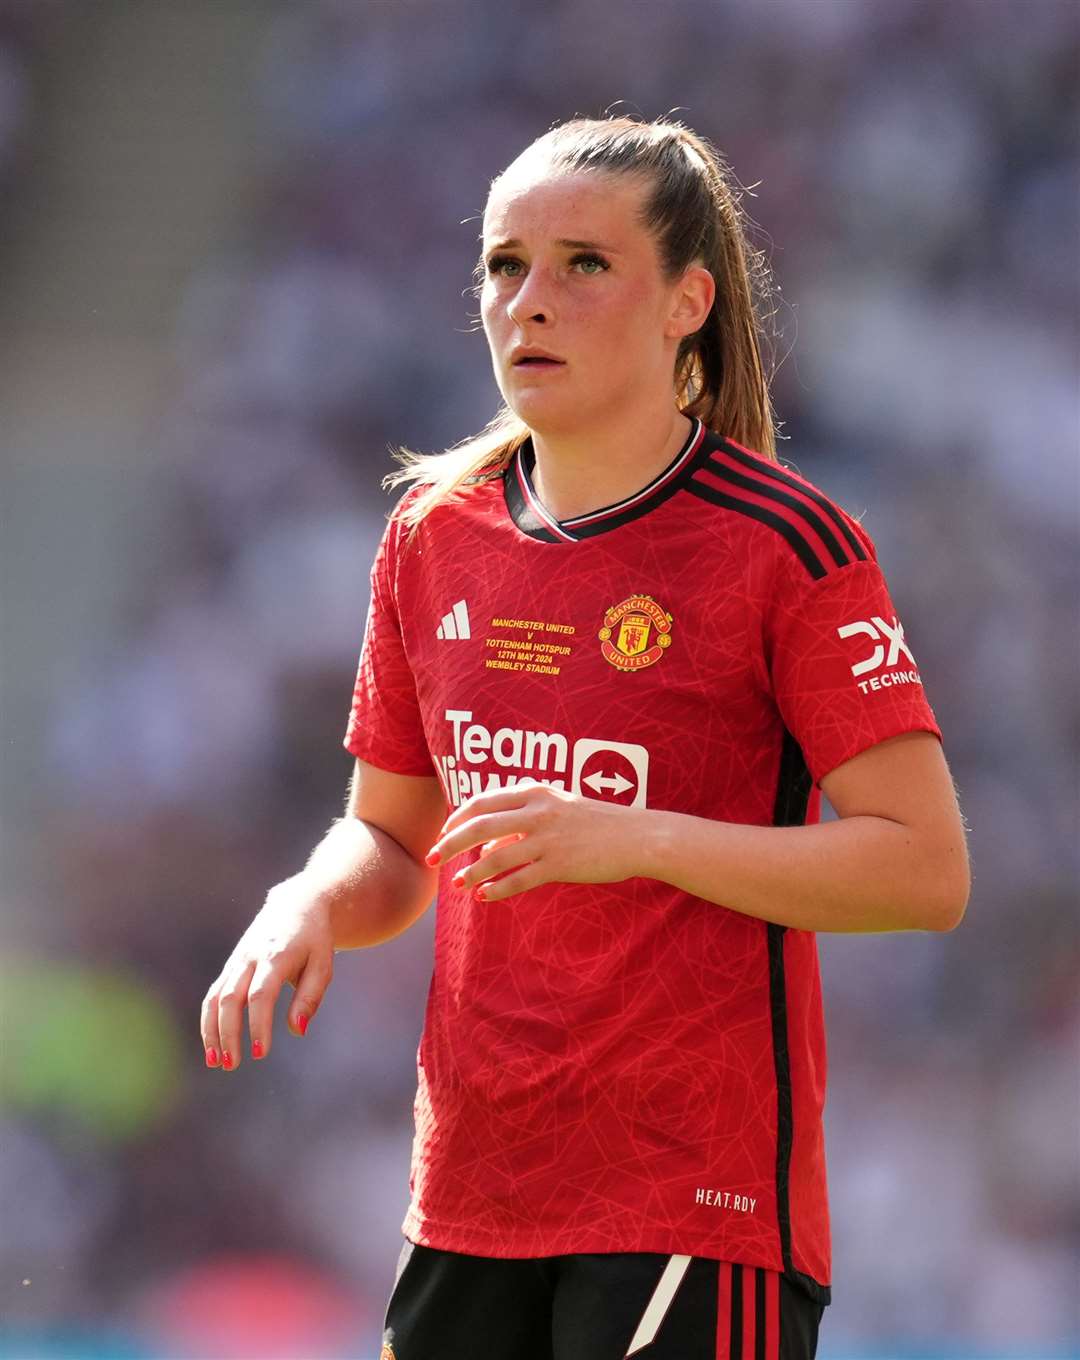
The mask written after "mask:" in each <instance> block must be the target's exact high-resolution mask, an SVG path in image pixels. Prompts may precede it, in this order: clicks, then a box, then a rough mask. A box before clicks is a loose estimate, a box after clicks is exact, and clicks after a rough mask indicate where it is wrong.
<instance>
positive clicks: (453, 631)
mask: <svg viewBox="0 0 1080 1360" xmlns="http://www.w3.org/2000/svg"><path fill="white" fill-rule="evenodd" d="M435 636H436V637H437V638H442V639H443V641H447V640H448V639H456V638H467V637H472V633H471V631H470V629H469V610H468V607H467V605H466V604H465V601H464V600H458V602H457V604H456V605H454V607H453V609H451V611H450V613H449V614H444V615H443V618H442V623H440V624H439V626H438V628H436V629H435Z"/></svg>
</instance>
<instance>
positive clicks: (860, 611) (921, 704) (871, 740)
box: [766, 529, 941, 783]
mask: <svg viewBox="0 0 1080 1360" xmlns="http://www.w3.org/2000/svg"><path fill="white" fill-rule="evenodd" d="M859 537H860V539H861V541H862V543H863V544H864V545H865V546H866V548H867V553H866V555H865V557H864V558H863V559H862V560H857V561H853V562H850V563H848V564H846V565H844V566H840V567H836V568H834V569H833V570H830V571H828V572H826V573H825V575H824V576H822V577H820V578H819V579H814V578H813V577H812V576H811V574H810V573H809V572H808V571H807V570H806V568H805V566H804V564H803V563H802V562H800V561H799V560H798V559H797V558H796V556H795V555H794V554H792V553H786V552H785V553H784V555H783V559H782V561H781V562H780V563H779V564H778V566H777V571H776V576H775V583H774V589H773V595H772V599H771V600H770V602H769V608H768V610H767V628H766V634H767V637H766V651H767V660H768V666H769V673H770V677H771V682H772V687H773V695H774V697H775V700H776V704H777V707H778V708H779V710H780V714H781V716H782V718H783V721H784V725H785V726H786V727H787V729H788V731H789V732H790V733H791V735H792V736H793V737H794V738H795V740H796V741H797V742H798V744H799V746H800V748H801V750H802V753H803V758H804V759H805V761H806V764H807V768H808V769H809V770H810V773H811V775H812V777H813V779H814V782H815V783H820V782H821V780H822V779H823V778H824V776H825V775H827V774H828V773H829V772H830V771H831V770H834V769H835V768H836V767H837V766H838V765H841V764H843V762H844V761H845V760H850V759H851V758H852V756H856V755H858V754H859V752H860V751H864V750H866V748H867V747H869V746H873V745H875V744H876V743H877V742H879V741H885V740H887V739H888V738H889V737H895V736H898V735H899V734H900V733H902V732H916V731H923V732H932V733H933V734H934V735H935V736H936V737H937V738H938V739H939V740H940V738H941V729H940V728H939V726H938V724H937V720H936V718H935V717H934V714H933V711H932V709H931V708H930V704H929V702H928V701H927V698H926V695H925V693H924V691H923V682H922V675H921V674H920V671H919V666H918V662H917V661H916V659H915V655H914V652H913V647H912V643H911V641H910V640H909V639H908V637H907V636H906V634H905V632H904V627H903V624H902V623H901V622H900V619H899V617H898V615H897V612H896V609H895V607H894V606H893V602H892V599H891V598H890V595H889V590H888V587H887V585H886V583H885V578H884V576H883V574H882V571H881V568H880V566H879V565H878V562H877V559H876V555H875V554H874V551H873V545H872V543H871V542H870V540H869V538H868V537H867V536H866V535H865V533H864V532H863V531H862V530H861V529H860V530H859Z"/></svg>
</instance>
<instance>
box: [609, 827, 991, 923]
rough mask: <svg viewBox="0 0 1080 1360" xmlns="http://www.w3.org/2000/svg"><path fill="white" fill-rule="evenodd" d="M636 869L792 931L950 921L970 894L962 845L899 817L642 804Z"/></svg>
mask: <svg viewBox="0 0 1080 1360" xmlns="http://www.w3.org/2000/svg"><path fill="white" fill-rule="evenodd" d="M637 829H638V831H639V833H640V834H639V835H637V836H636V837H635V838H634V840H635V845H634V848H633V850H632V852H631V853H632V854H633V856H634V857H635V859H636V862H637V863H638V865H639V866H640V867H639V868H638V870H637V872H638V873H639V874H641V875H642V876H644V877H648V878H658V879H661V880H662V881H664V882H666V883H672V884H674V885H675V886H676V887H678V888H682V889H683V891H684V892H688V893H691V894H693V895H694V896H695V897H702V898H704V899H705V900H706V901H709V902H717V903H719V904H721V905H723V906H725V907H730V908H731V909H732V910H734V911H739V912H743V913H745V914H746V915H748V916H756V917H759V918H760V919H761V920H764V921H772V922H774V923H776V924H777V925H784V926H791V927H792V928H793V929H796V930H818V931H853V932H857V931H887V930H951V929H952V928H953V927H954V926H955V925H956V924H957V923H958V922H959V920H960V917H961V916H962V915H963V910H964V904H965V903H966V899H967V888H966V883H967V865H966V862H964V863H961V862H959V861H960V860H961V859H962V858H963V850H962V849H960V850H957V849H956V848H955V847H954V846H952V845H948V844H945V843H942V844H941V845H940V846H938V845H935V843H934V842H933V840H932V838H931V837H929V836H927V835H926V834H924V833H920V832H917V831H916V830H914V829H913V828H911V827H909V826H905V825H903V824H901V823H900V822H895V821H890V820H889V819H887V818H883V817H870V816H855V817H845V818H841V819H840V820H838V821H835V822H821V823H818V824H815V825H813V826H789V827H771V826H742V825H737V824H735V823H732V822H717V821H711V820H710V819H708V818H705V817H694V816H691V815H689V814H686V813H681V812H667V811H663V810H650V811H648V812H646V813H644V815H643V817H642V819H641V822H640V824H639V827H638V828H637Z"/></svg>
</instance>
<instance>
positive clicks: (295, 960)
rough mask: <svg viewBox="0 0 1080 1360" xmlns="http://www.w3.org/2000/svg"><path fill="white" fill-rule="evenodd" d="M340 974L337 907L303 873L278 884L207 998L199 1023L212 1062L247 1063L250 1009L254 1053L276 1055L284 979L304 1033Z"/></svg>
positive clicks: (291, 1012) (291, 1013)
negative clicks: (243, 1054) (333, 923)
mask: <svg viewBox="0 0 1080 1360" xmlns="http://www.w3.org/2000/svg"><path fill="white" fill-rule="evenodd" d="M333 973H334V945H333V939H332V936H331V929H330V910H329V907H328V905H327V903H326V901H325V900H324V899H323V898H321V897H319V895H318V894H317V893H316V892H315V891H314V890H313V888H312V886H311V884H310V883H309V882H307V881H306V880H305V879H304V876H303V874H302V873H300V874H295V875H294V876H293V877H292V878H287V879H285V880H284V882H282V883H278V884H276V885H275V886H274V887H273V888H271V889H270V891H269V892H268V893H267V894H266V902H265V903H264V904H263V906H262V908H261V909H260V911H259V913H258V915H256V917H255V919H254V920H253V921H252V922H251V924H250V925H249V926H248V928H247V930H245V931H244V933H243V935H242V936H241V937H240V940H239V942H238V944H237V946H236V948H235V949H234V950H233V952H232V953H231V954H230V955H229V958H228V961H227V962H226V964H225V967H224V968H223V969H222V970H221V972H220V973H219V974H218V976H217V979H216V980H215V982H214V984H213V986H212V987H211V988H210V990H209V991H208V992H207V993H206V996H205V997H204V998H203V1003H202V1013H201V1019H200V1028H201V1030H202V1040H203V1048H204V1049H205V1051H206V1065H207V1066H208V1067H218V1066H219V1065H220V1066H221V1067H223V1068H224V1069H225V1070H226V1071H235V1070H236V1068H237V1067H239V1065H240V1047H241V1044H242V1042H243V1037H244V1008H245V1006H246V1007H247V1013H248V1030H249V1032H250V1035H251V1056H252V1057H253V1058H265V1057H268V1056H269V1054H270V1045H271V1042H272V1031H273V1024H274V1007H275V1006H276V1005H277V999H278V995H279V993H280V991H281V988H282V984H283V983H286V982H288V983H289V984H290V985H291V986H292V987H293V988H294V989H295V992H296V995H295V996H294V997H293V999H292V1003H291V1004H290V1006H289V1008H288V1012H287V1016H286V1019H287V1023H288V1026H289V1028H290V1029H291V1030H292V1032H293V1033H294V1034H301V1035H302V1034H303V1033H304V1032H305V1031H306V1029H307V1026H308V1022H309V1021H310V1020H311V1017H312V1016H313V1015H314V1014H315V1012H316V1010H317V1009H318V1007H319V1003H320V1002H321V1001H322V999H323V995H324V993H325V992H326V989H327V987H328V986H329V985H330V980H331V978H332V977H333Z"/></svg>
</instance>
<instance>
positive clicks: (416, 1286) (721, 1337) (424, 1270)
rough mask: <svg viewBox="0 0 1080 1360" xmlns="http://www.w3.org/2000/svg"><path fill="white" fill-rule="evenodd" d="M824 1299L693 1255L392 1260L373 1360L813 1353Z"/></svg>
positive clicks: (793, 1359)
mask: <svg viewBox="0 0 1080 1360" xmlns="http://www.w3.org/2000/svg"><path fill="white" fill-rule="evenodd" d="M824 1311H825V1309H824V1305H822V1304H820V1303H814V1302H813V1301H812V1300H811V1299H810V1298H809V1296H808V1295H807V1294H806V1293H805V1292H804V1291H803V1290H801V1289H800V1288H798V1286H796V1285H793V1284H791V1283H790V1282H789V1281H788V1280H786V1279H785V1278H784V1277H783V1276H781V1275H778V1274H777V1273H776V1272H775V1271H771V1270H762V1269H756V1268H754V1267H752V1266H738V1265H732V1264H730V1263H729V1262H726V1261H713V1260H710V1259H709V1258H707V1257H704V1256H665V1255H663V1254H660V1253H654V1252H604V1253H595V1254H588V1253H580V1254H575V1255H569V1256H540V1257H529V1258H526V1259H501V1258H496V1257H491V1256H467V1255H464V1254H462V1253H460V1252H453V1251H441V1250H439V1249H438V1248H435V1247H423V1246H417V1245H416V1244H414V1243H413V1242H410V1241H409V1240H408V1239H406V1241H405V1245H404V1247H403V1248H402V1250H401V1256H400V1257H399V1258H398V1265H397V1275H396V1277H395V1280H394V1289H393V1293H392V1294H391V1296H390V1302H389V1304H388V1305H387V1309H386V1320H385V1325H384V1330H383V1349H382V1352H381V1355H380V1360H476V1357H477V1356H483V1357H484V1360H623V1357H625V1356H640V1360H813V1356H814V1354H815V1353H816V1351H817V1334H818V1324H819V1323H820V1321H821V1315H822V1313H823V1312H824Z"/></svg>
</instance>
